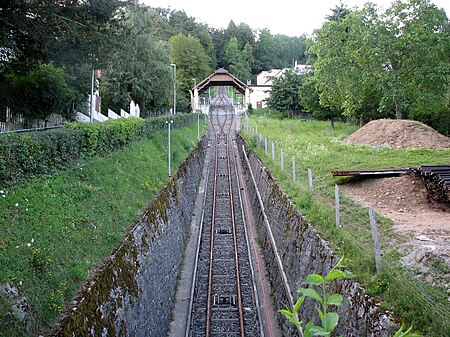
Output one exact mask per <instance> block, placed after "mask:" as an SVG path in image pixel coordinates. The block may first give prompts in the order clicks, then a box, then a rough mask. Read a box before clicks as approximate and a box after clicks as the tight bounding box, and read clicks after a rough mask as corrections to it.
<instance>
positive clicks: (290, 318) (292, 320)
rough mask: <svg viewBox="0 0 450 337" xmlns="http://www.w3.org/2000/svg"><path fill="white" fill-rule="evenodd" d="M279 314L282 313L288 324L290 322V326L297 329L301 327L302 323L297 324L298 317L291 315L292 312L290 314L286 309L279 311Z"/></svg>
mask: <svg viewBox="0 0 450 337" xmlns="http://www.w3.org/2000/svg"><path fill="white" fill-rule="evenodd" d="M279 312H280V313H282V314H283V315H284V316H285V317H286V319H287V320H288V321H289V322H291V323H292V324H294V325H295V326H296V327H297V328H299V327H301V326H302V323H303V322H299V320H298V316H297V315H296V314H295V313H293V312H291V311H290V310H287V309H282V310H279Z"/></svg>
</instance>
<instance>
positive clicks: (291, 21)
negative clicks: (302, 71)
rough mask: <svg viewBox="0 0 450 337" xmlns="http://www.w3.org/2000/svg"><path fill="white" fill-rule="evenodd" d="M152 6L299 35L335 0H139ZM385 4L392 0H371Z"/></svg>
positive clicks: (214, 22) (441, 0)
mask: <svg viewBox="0 0 450 337" xmlns="http://www.w3.org/2000/svg"><path fill="white" fill-rule="evenodd" d="M140 1H141V2H143V3H145V4H146V5H150V6H152V7H163V8H169V7H170V8H171V9H177V10H182V9H184V11H185V12H186V14H187V15H188V16H193V17H195V18H196V19H197V21H198V22H203V23H207V24H208V26H210V27H214V28H226V27H227V26H228V23H229V22H230V21H231V20H233V22H234V23H235V24H236V25H239V23H241V22H244V23H246V24H248V25H249V26H250V27H251V28H253V29H258V28H268V29H269V30H270V32H271V33H272V34H284V35H288V36H300V35H302V34H304V33H305V34H312V33H313V30H314V29H316V28H320V27H321V26H322V23H323V22H324V21H325V16H327V15H329V14H330V13H331V11H330V9H331V8H334V7H336V5H337V4H339V0H303V1H301V0H259V1H255V0H225V1H217V0H140ZM366 2H367V0H344V1H343V3H344V4H346V5H347V7H348V8H353V7H355V6H356V7H358V8H362V6H363V5H364V3H366ZM371 2H373V3H376V4H378V5H380V6H381V7H382V8H387V7H389V5H390V4H391V2H392V0H372V1H371ZM432 2H433V3H434V4H435V5H437V6H438V7H439V8H444V9H445V11H446V12H447V16H450V1H449V0H432Z"/></svg>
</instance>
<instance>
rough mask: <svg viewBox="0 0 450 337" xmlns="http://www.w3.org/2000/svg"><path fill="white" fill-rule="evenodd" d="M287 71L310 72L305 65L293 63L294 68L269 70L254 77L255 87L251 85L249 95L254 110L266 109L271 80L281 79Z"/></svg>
mask: <svg viewBox="0 0 450 337" xmlns="http://www.w3.org/2000/svg"><path fill="white" fill-rule="evenodd" d="M287 70H293V71H295V72H296V73H297V74H304V73H308V72H310V71H311V70H312V68H311V66H309V65H306V64H298V63H297V61H295V65H294V68H283V69H270V70H264V71H262V72H260V73H259V74H258V75H257V76H256V85H251V86H250V88H252V90H253V91H252V93H251V94H250V103H251V104H252V107H253V108H255V109H261V108H265V107H267V99H268V98H269V95H270V91H271V90H272V83H273V80H274V79H276V78H279V77H281V76H282V75H283V74H284V73H285V72H286V71H287Z"/></svg>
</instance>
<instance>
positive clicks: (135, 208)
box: [0, 123, 204, 337]
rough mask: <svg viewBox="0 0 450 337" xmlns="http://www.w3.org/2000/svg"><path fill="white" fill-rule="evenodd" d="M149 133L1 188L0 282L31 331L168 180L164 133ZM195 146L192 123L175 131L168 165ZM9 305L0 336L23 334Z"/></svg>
mask: <svg viewBox="0 0 450 337" xmlns="http://www.w3.org/2000/svg"><path fill="white" fill-rule="evenodd" d="M202 130H203V131H204V125H203V124H202ZM151 134H152V135H151V137H150V139H144V140H141V141H138V142H135V143H133V144H131V145H130V146H129V147H126V148H123V149H121V150H118V151H115V152H110V153H108V155H106V156H104V157H100V156H94V157H90V158H86V159H78V160H77V161H75V162H74V163H73V164H72V165H71V166H70V167H68V168H66V169H65V170H64V171H58V172H55V173H54V174H53V175H49V176H40V177H37V178H35V179H33V180H32V181H30V182H28V183H27V184H24V185H23V186H20V187H13V188H8V189H2V190H1V196H0V219H1V221H0V283H4V282H7V283H9V284H11V285H13V286H15V287H17V289H18V291H19V294H20V296H24V297H26V298H27V301H28V303H29V305H30V310H31V317H30V319H29V321H30V322H32V326H33V331H31V332H32V333H33V334H36V335H37V334H38V333H45V331H46V329H48V328H49V327H50V325H51V324H52V322H53V321H54V319H55V318H56V317H57V315H58V314H59V313H60V310H61V309H62V308H63V307H64V305H65V304H66V303H67V302H68V301H69V300H70V299H71V298H72V296H73V295H74V293H75V291H76V290H77V288H78V287H79V284H80V282H81V281H83V280H85V279H86V278H87V277H88V273H89V271H90V270H92V268H94V267H96V266H98V265H99V264H100V262H101V261H102V259H104V258H105V257H106V256H108V255H109V254H110V253H111V252H112V251H113V249H114V247H115V246H116V245H117V244H118V243H119V242H120V241H121V240H122V239H123V234H124V232H126V231H127V230H128V229H129V228H130V226H131V225H132V224H133V222H134V221H135V220H137V218H138V216H139V214H140V213H141V212H142V211H143V210H144V208H145V207H146V205H147V204H148V203H149V201H150V200H151V199H152V197H153V196H154V194H155V192H156V191H158V190H159V188H160V187H161V186H162V185H163V184H164V182H165V181H166V179H167V132H166V131H165V130H164V131H154V132H151ZM196 144H197V125H196V124H195V123H194V124H192V125H191V126H189V127H184V128H180V129H175V130H173V133H172V160H173V161H172V165H173V167H174V168H175V167H176V166H178V165H179V164H180V163H181V161H182V160H183V159H184V158H185V157H186V156H187V155H188V154H189V152H190V151H191V150H192V148H193V147H194V146H195V145H196ZM10 305H11V303H10V301H9V300H8V299H5V298H3V297H1V298H0V308H1V312H0V326H2V331H1V332H0V335H2V336H5V337H6V336H8V337H11V336H24V335H26V334H25V326H24V324H23V323H20V321H19V319H18V318H17V317H16V316H15V315H13V314H11V313H10V310H9V309H10ZM3 328H4V329H3Z"/></svg>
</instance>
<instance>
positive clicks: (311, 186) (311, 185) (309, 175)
mask: <svg viewBox="0 0 450 337" xmlns="http://www.w3.org/2000/svg"><path fill="white" fill-rule="evenodd" d="M308 182H309V192H311V193H312V191H313V177H312V171H311V169H308Z"/></svg>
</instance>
